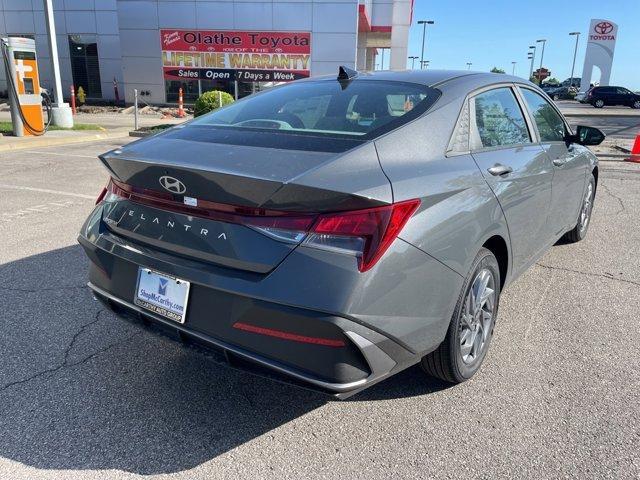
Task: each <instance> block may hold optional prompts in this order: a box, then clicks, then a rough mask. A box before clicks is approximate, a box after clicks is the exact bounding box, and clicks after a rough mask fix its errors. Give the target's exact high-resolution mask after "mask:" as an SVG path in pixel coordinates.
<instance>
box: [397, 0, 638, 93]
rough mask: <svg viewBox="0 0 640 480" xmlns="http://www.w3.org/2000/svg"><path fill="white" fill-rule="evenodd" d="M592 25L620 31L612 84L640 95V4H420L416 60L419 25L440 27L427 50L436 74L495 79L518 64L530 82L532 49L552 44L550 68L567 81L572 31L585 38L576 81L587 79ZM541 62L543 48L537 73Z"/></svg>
mask: <svg viewBox="0 0 640 480" xmlns="http://www.w3.org/2000/svg"><path fill="white" fill-rule="evenodd" d="M592 18H605V19H608V20H613V21H614V22H616V23H617V24H618V28H619V30H618V39H617V43H616V50H615V54H614V59H613V68H612V73H611V84H615V85H623V86H626V87H628V88H631V89H633V90H640V0H579V1H571V0H568V1H563V0H557V1H553V2H550V1H528V0H524V1H523V0H520V1H516V2H514V1H505V0H459V1H457V2H454V1H451V0H446V1H442V0H438V1H436V0H415V4H414V15H413V23H414V24H413V25H412V27H411V31H410V35H409V55H417V56H420V49H421V43H422V25H417V24H416V22H417V21H418V20H423V19H424V20H434V21H435V22H436V23H435V25H427V37H426V43H425V45H426V46H425V59H428V60H430V61H431V62H430V64H429V68H437V69H447V68H450V69H466V68H467V66H466V63H467V62H472V63H473V65H472V66H471V69H472V70H479V71H488V70H490V69H491V67H493V66H494V65H495V66H498V67H500V68H502V69H504V70H505V71H506V72H507V73H511V68H512V64H511V62H512V61H516V62H518V63H517V64H516V75H520V76H523V77H527V76H528V73H529V66H530V63H529V60H527V51H528V48H529V45H535V44H536V43H535V41H536V40H537V39H540V38H546V39H547V43H546V47H545V52H544V66H545V67H546V68H549V69H550V70H551V74H552V76H554V77H556V78H558V79H559V80H560V81H562V80H564V79H566V78H569V76H570V74H571V61H572V59H573V49H574V45H575V37H571V36H569V32H571V31H579V32H581V33H582V35H580V43H579V44H578V56H577V58H576V70H575V71H576V73H575V76H577V77H579V76H581V75H582V63H583V61H584V52H585V48H586V44H587V39H586V35H585V34H586V33H587V30H588V28H589V22H590V20H591V19H592ZM538 45H541V44H538ZM539 61H540V48H538V50H537V53H536V65H535V68H538V66H539V65H540V64H539ZM417 65H418V63H417V62H416V68H417ZM408 66H409V67H411V63H410V62H409V63H408ZM385 67H387V59H385ZM387 68H388V67H387Z"/></svg>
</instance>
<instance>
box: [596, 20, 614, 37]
mask: <svg viewBox="0 0 640 480" xmlns="http://www.w3.org/2000/svg"><path fill="white" fill-rule="evenodd" d="M593 29H594V30H595V31H596V33H599V34H600V35H606V34H607V33H611V32H612V31H613V25H611V24H610V23H609V22H600V23H596V24H595V26H594V27H593Z"/></svg>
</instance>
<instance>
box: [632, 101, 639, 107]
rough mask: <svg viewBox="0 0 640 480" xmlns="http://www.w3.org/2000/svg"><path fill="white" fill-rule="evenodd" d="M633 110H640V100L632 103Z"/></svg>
mask: <svg viewBox="0 0 640 480" xmlns="http://www.w3.org/2000/svg"><path fill="white" fill-rule="evenodd" d="M633 108H640V100H636V101H635V102H633Z"/></svg>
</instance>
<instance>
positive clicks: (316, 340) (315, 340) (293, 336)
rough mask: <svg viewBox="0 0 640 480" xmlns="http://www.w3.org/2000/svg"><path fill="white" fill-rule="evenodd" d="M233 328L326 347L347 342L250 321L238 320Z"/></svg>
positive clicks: (343, 344)
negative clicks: (260, 324) (309, 335)
mask: <svg viewBox="0 0 640 480" xmlns="http://www.w3.org/2000/svg"><path fill="white" fill-rule="evenodd" d="M233 328H237V329H238V330H243V331H245V332H251V333H257V334H259V335H266V336H267V337H275V338H281V339H283V340H291V341H292V342H300V343H311V344H313V345H323V346H325V347H336V348H338V347H344V346H345V345H346V344H345V343H344V341H343V340H338V339H332V338H320V337H307V336H305V335H298V334H297V333H291V332H284V331H282V330H274V329H272V328H265V327H258V326H257V325H250V324H248V323H242V322H236V323H234V324H233Z"/></svg>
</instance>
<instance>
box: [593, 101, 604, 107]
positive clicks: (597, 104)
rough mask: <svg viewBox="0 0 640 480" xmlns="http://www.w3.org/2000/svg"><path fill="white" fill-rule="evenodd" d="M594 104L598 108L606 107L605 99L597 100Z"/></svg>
mask: <svg viewBox="0 0 640 480" xmlns="http://www.w3.org/2000/svg"><path fill="white" fill-rule="evenodd" d="M593 106H594V107H596V108H602V107H604V100H596V101H595V102H593Z"/></svg>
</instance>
